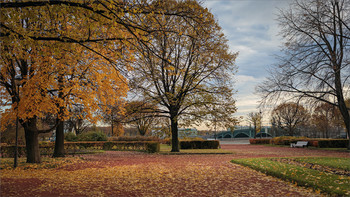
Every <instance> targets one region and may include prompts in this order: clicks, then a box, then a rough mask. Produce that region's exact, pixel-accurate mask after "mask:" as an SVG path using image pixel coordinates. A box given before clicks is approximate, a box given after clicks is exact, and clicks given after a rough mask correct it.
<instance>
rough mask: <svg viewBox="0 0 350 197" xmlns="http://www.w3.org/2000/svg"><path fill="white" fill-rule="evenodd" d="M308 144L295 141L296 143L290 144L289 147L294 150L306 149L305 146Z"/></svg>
mask: <svg viewBox="0 0 350 197" xmlns="http://www.w3.org/2000/svg"><path fill="white" fill-rule="evenodd" d="M308 143H309V142H308V141H297V143H291V144H290V147H292V148H294V147H302V148H303V147H307V144H308Z"/></svg>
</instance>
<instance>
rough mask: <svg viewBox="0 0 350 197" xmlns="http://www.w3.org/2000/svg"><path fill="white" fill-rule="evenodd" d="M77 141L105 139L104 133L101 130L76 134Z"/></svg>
mask: <svg viewBox="0 0 350 197" xmlns="http://www.w3.org/2000/svg"><path fill="white" fill-rule="evenodd" d="M77 141H107V136H106V134H104V133H102V132H98V131H97V132H96V131H89V132H87V133H82V134H79V135H78V136H77Z"/></svg>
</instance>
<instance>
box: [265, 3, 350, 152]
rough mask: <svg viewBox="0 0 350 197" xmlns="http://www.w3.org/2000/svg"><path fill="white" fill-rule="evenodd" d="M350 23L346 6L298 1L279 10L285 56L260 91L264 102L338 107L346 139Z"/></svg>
mask: <svg viewBox="0 0 350 197" xmlns="http://www.w3.org/2000/svg"><path fill="white" fill-rule="evenodd" d="M349 21H350V4H349V3H348V1H347V0H314V1H306V0H305V1H304V0H300V1H299V0H296V1H294V2H293V3H292V4H291V6H290V8H289V9H285V10H281V11H280V14H279V16H278V22H279V24H280V27H281V29H282V30H281V35H282V36H283V37H284V38H285V40H286V42H285V45H284V47H283V51H284V55H282V56H281V57H279V60H280V62H279V63H278V64H277V65H276V67H275V68H274V69H272V72H271V74H270V77H269V78H268V79H267V80H266V81H265V82H264V83H263V84H261V85H260V86H259V87H258V91H259V92H260V93H262V95H263V98H264V102H265V103H269V102H270V101H272V100H278V99H279V98H280V99H282V98H284V97H290V98H295V99H296V100H300V99H302V100H308V101H310V102H311V103H317V102H323V103H328V104H330V105H333V106H336V107H337V108H339V111H340V113H341V115H342V118H343V122H344V124H345V125H346V130H347V133H348V134H349V133H350V116H349V111H348V109H347V107H346V105H345V99H344V98H345V97H346V96H349V91H348V89H349V77H350V63H349V60H350V59H349V58H350V56H349V54H350V53H349V49H350V45H349V41H350V27H349ZM349 147H350V146H349Z"/></svg>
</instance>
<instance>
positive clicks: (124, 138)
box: [108, 136, 160, 142]
mask: <svg viewBox="0 0 350 197" xmlns="http://www.w3.org/2000/svg"><path fill="white" fill-rule="evenodd" d="M108 141H153V142H158V141H160V139H159V138H158V137H155V136H147V137H146V136H120V137H110V138H108Z"/></svg>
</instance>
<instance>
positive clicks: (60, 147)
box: [52, 120, 65, 157]
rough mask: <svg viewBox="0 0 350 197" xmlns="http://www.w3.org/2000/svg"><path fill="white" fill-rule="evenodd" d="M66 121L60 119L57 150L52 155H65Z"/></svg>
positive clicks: (57, 129)
mask: <svg viewBox="0 0 350 197" xmlns="http://www.w3.org/2000/svg"><path fill="white" fill-rule="evenodd" d="M64 156H65V153H64V122H63V121H61V120H59V123H58V125H57V128H56V140H55V150H54V153H53V155H52V157H64Z"/></svg>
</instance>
